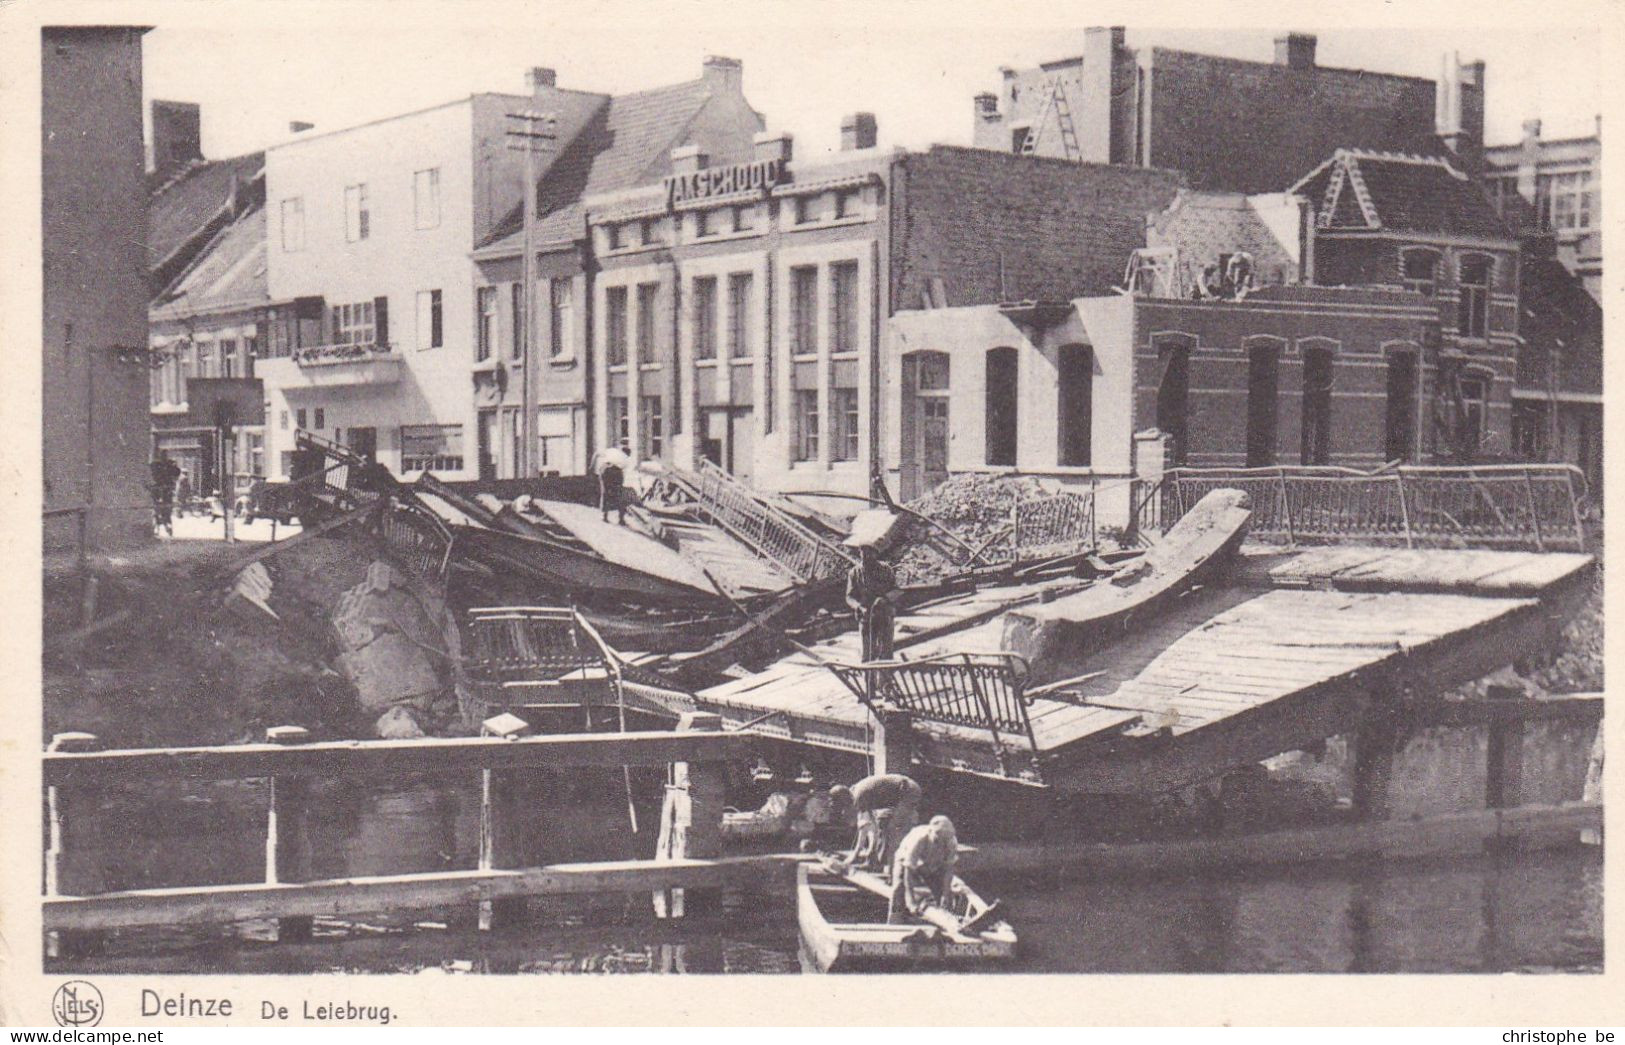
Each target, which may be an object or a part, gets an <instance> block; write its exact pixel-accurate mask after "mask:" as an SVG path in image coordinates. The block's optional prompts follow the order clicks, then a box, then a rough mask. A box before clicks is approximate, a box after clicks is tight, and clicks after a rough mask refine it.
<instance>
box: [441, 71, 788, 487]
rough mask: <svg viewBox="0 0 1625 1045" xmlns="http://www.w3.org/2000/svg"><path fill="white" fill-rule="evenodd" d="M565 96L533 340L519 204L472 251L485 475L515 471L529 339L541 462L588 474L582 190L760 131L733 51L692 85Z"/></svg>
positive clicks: (737, 142) (552, 160)
mask: <svg viewBox="0 0 1625 1045" xmlns="http://www.w3.org/2000/svg"><path fill="white" fill-rule="evenodd" d="M570 101H571V103H572V104H573V105H577V106H579V107H580V108H581V110H582V115H581V116H580V117H576V118H575V121H576V122H575V125H574V126H573V127H572V126H568V123H567V125H566V126H565V127H564V128H561V131H560V133H559V136H558V139H557V141H556V142H555V143H554V148H553V149H552V150H551V151H550V154H548V155H547V156H546V157H545V163H546V165H545V167H544V168H543V169H542V171H541V173H540V180H539V182H538V194H537V214H536V219H535V225H534V228H533V229H532V237H533V242H534V244H535V251H536V255H535V261H534V267H533V269H532V273H533V276H534V278H535V281H536V312H535V324H536V328H535V337H534V338H533V339H527V338H526V337H525V323H524V317H525V301H524V296H523V284H522V279H523V276H522V273H523V257H524V239H525V237H524V228H523V220H524V219H523V211H522V210H521V209H519V208H515V209H513V210H511V211H510V212H509V213H508V214H507V215H506V216H505V217H504V218H503V219H502V221H501V222H499V223H498V224H497V226H496V228H495V229H494V230H493V231H492V232H491V234H490V235H489V236H488V237H487V238H486V239H485V241H484V242H482V243H481V244H480V245H479V246H478V248H477V249H476V250H475V251H474V254H473V257H474V262H475V281H476V284H477V286H476V289H475V295H476V305H477V307H478V310H479V324H480V326H479V330H478V332H477V334H476V344H475V349H474V359H473V372H474V396H475V407H476V410H477V421H476V424H477V428H476V433H477V434H476V448H477V449H476V452H477V455H478V456H477V461H478V474H479V475H480V476H481V477H485V478H511V477H514V476H517V475H519V474H520V473H519V467H520V465H519V462H520V458H521V452H520V448H521V439H522V427H523V426H522V424H521V422H520V412H521V408H522V402H523V398H524V395H523V389H522V387H521V382H522V380H523V376H524V367H525V365H526V345H527V343H528V342H529V341H534V343H535V344H536V345H537V346H538V348H539V350H540V351H539V353H538V356H539V358H538V359H537V363H538V365H540V366H542V367H543V368H542V370H541V372H540V374H539V375H538V378H537V381H536V384H535V386H534V387H535V389H536V397H537V398H536V403H537V442H538V446H537V453H536V464H537V468H538V470H539V471H541V472H544V473H545V472H555V473H561V474H581V473H583V472H585V471H586V469H587V467H588V463H589V458H590V454H591V449H592V447H593V446H595V445H602V443H601V442H595V439H594V437H593V435H592V434H591V432H590V431H589V418H588V409H589V405H590V403H591V389H592V388H593V387H594V386H593V384H592V381H593V380H594V377H593V372H592V370H591V367H590V365H589V364H590V361H591V360H592V358H593V356H592V353H591V352H590V351H589V337H590V336H591V332H590V328H589V324H588V318H589V316H591V315H592V314H593V313H592V309H593V307H594V306H593V304H592V300H591V298H590V297H589V295H590V293H591V291H590V276H589V273H590V272H592V271H593V270H594V265H595V257H596V254H595V252H594V248H593V245H592V243H591V241H590V237H589V233H588V225H587V221H586V216H585V210H584V207H583V205H582V200H583V199H584V198H589V197H597V196H603V195H604V194H606V193H611V194H612V193H615V192H619V191H623V190H625V189H628V188H631V187H634V186H641V185H647V184H648V183H649V182H651V181H658V180H659V179H660V178H662V177H664V176H665V175H666V174H667V173H669V172H670V171H671V170H672V167H673V162H674V161H673V159H672V157H673V150H676V149H681V148H684V147H689V148H691V149H693V150H695V151H696V153H699V154H704V155H707V156H709V157H713V158H714V160H715V162H717V163H719V164H723V163H733V162H737V161H744V160H748V159H749V158H750V156H751V149H752V144H751V142H752V138H753V137H754V136H755V134H756V133H757V132H758V131H760V130H761V129H762V118H761V116H760V115H759V114H758V113H757V112H756V111H755V110H754V109H752V108H751V107H750V104H749V103H748V102H747V101H746V99H745V96H744V91H743V68H742V66H741V64H740V63H739V62H738V61H737V60H735V59H732V58H724V57H715V56H713V57H710V58H707V59H706V60H705V64H704V67H703V69H702V73H701V76H700V78H699V79H697V80H691V81H689V82H687V83H681V84H675V85H672V86H670V87H662V88H656V89H653V90H647V91H639V92H636V93H632V94H626V95H617V96H614V97H610V96H608V95H601V94H583V93H581V92H572V94H571V97H570ZM650 234H651V235H654V234H656V233H655V231H654V230H653V229H651V232H650ZM643 236H644V233H643V231H642V230H641V228H640V229H639V230H637V231H636V233H635V235H630V236H629V245H630V244H635V245H636V246H637V247H638V248H639V249H642V248H644V246H645V245H644V244H643V242H642V240H643ZM600 380H601V379H600Z"/></svg>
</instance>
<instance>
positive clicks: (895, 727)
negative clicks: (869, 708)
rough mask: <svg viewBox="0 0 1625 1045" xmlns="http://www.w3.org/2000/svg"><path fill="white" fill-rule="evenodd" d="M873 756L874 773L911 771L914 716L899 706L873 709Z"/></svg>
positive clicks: (905, 772) (903, 772)
mask: <svg viewBox="0 0 1625 1045" xmlns="http://www.w3.org/2000/svg"><path fill="white" fill-rule="evenodd" d="M874 717H875V727H874V737H875V739H874V745H875V746H874V757H875V772H876V773H902V774H904V775H905V776H906V775H907V774H908V773H909V772H910V771H911V767H912V766H913V763H914V744H913V740H914V716H913V715H911V714H909V713H908V712H907V711H904V710H903V709H901V708H884V707H882V708H876V709H875V711H874Z"/></svg>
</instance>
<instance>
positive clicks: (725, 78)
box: [700, 54, 745, 94]
mask: <svg viewBox="0 0 1625 1045" xmlns="http://www.w3.org/2000/svg"><path fill="white" fill-rule="evenodd" d="M700 78H701V79H703V80H704V81H705V82H706V83H708V84H710V85H711V86H712V87H714V88H716V89H717V90H719V91H732V92H733V93H735V94H739V93H741V92H742V91H743V90H744V87H743V84H744V79H745V63H744V62H741V61H740V60H739V59H737V58H724V57H722V56H721V55H715V54H711V55H706V56H705V63H704V65H703V67H702V70H701V75H700Z"/></svg>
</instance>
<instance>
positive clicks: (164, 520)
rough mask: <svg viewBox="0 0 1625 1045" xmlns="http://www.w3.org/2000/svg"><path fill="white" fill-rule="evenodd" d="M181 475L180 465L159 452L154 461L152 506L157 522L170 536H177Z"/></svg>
mask: <svg viewBox="0 0 1625 1045" xmlns="http://www.w3.org/2000/svg"><path fill="white" fill-rule="evenodd" d="M180 477H181V469H180V466H179V465H177V464H176V463H175V462H174V461H171V460H170V459H169V455H168V454H162V453H161V454H159V455H158V459H157V460H156V461H154V462H152V508H153V517H154V519H155V521H156V524H157V525H158V526H159V527H161V528H162V529H163V531H164V532H165V533H167V534H169V536H171V537H173V536H175V483H176V482H177V481H178V480H179V479H180Z"/></svg>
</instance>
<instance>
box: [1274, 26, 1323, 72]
mask: <svg viewBox="0 0 1625 1045" xmlns="http://www.w3.org/2000/svg"><path fill="white" fill-rule="evenodd" d="M1275 64H1276V65H1284V66H1286V67H1288V68H1289V69H1313V68H1314V67H1315V34H1314V33H1287V34H1286V35H1285V36H1277V37H1276V38H1275Z"/></svg>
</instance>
